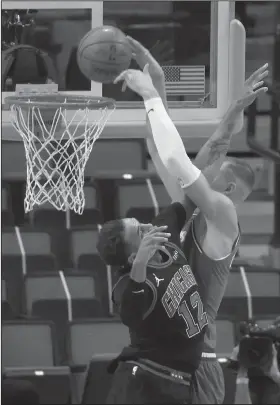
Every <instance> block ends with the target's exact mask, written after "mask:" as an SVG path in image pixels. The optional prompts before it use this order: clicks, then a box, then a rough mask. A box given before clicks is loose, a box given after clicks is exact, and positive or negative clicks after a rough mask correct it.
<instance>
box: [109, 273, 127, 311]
mask: <svg viewBox="0 0 280 405" xmlns="http://www.w3.org/2000/svg"><path fill="white" fill-rule="evenodd" d="M129 280H130V277H129V274H128V273H127V274H123V275H121V276H120V277H119V278H118V280H117V282H116V283H115V285H114V286H113V289H112V301H113V302H114V303H115V304H118V303H119V302H120V301H121V298H122V295H123V293H124V291H125V289H126V287H127V285H128V283H129Z"/></svg>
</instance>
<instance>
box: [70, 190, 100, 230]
mask: <svg viewBox="0 0 280 405" xmlns="http://www.w3.org/2000/svg"><path fill="white" fill-rule="evenodd" d="M84 193H85V208H84V211H83V213H82V214H81V215H79V214H76V213H75V212H74V211H71V212H70V226H71V227H77V226H84V225H86V226H88V225H97V224H101V223H103V219H102V215H101V212H100V211H99V210H98V206H97V196H96V190H95V188H94V187H91V186H86V187H84Z"/></svg>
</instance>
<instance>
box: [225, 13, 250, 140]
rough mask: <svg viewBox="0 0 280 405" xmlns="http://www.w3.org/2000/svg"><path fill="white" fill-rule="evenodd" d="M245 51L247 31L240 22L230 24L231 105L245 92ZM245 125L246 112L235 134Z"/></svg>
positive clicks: (240, 118) (229, 93) (234, 21)
mask: <svg viewBox="0 0 280 405" xmlns="http://www.w3.org/2000/svg"><path fill="white" fill-rule="evenodd" d="M245 51H246V31H245V28H244V26H243V25H242V24H241V22H240V21H238V20H232V21H231V22H230V36H229V80H228V83H229V88H228V99H229V105H231V104H232V103H233V101H235V100H237V99H238V98H239V97H240V96H241V94H242V91H243V88H244V83H245ZM243 125H244V112H241V113H240V116H239V118H238V120H237V122H236V125H235V128H234V132H233V133H234V134H237V133H238V132H240V131H241V130H242V128H243Z"/></svg>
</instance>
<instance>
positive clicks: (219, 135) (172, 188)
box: [128, 37, 268, 202]
mask: <svg viewBox="0 0 280 405" xmlns="http://www.w3.org/2000/svg"><path fill="white" fill-rule="evenodd" d="M128 41H129V43H130V46H131V49H132V52H133V56H134V59H135V60H136V62H137V63H138V65H139V66H140V68H141V69H143V68H144V66H145V65H146V64H147V63H148V64H149V73H150V75H151V78H152V80H153V84H154V87H155V89H156V90H157V93H158V95H159V97H160V98H161V99H162V102H163V105H164V107H165V109H166V111H167V113H168V103H167V98H166V88H165V79H164V73H163V70H162V68H161V66H160V65H159V63H158V62H157V61H156V60H155V58H154V57H153V56H152V55H151V53H150V52H149V51H148V50H147V49H146V48H145V47H144V46H143V45H142V44H140V43H139V42H138V41H136V40H134V39H133V38H131V37H128ZM267 74H268V71H267V64H266V65H264V66H263V67H261V68H260V69H258V70H257V71H256V72H254V73H253V74H252V75H251V76H250V77H249V79H248V80H247V81H246V82H245V85H244V92H243V94H242V95H241V97H240V99H239V100H238V101H237V102H235V103H233V104H232V105H231V106H230V108H229V109H228V111H227V113H226V114H225V116H224V118H223V120H222V121H221V123H220V124H219V126H218V127H217V129H216V131H215V132H214V134H213V135H212V136H211V138H210V139H209V140H208V141H207V142H206V143H205V144H204V145H203V146H202V148H201V149H200V151H199V153H198V154H197V156H196V158H195V160H194V164H195V166H196V167H197V168H199V169H200V170H202V172H203V174H204V175H205V177H206V178H207V180H208V181H209V183H210V184H211V183H212V181H213V180H214V179H215V178H216V176H217V175H218V173H219V169H220V167H221V165H222V163H223V161H224V159H225V156H226V154H227V152H228V150H229V146H230V142H231V137H232V135H233V130H234V126H235V122H236V119H237V118H238V116H239V114H240V112H241V111H242V110H243V109H244V108H246V107H247V106H248V105H250V104H251V103H252V102H253V101H254V100H255V98H256V97H257V96H258V94H259V93H260V92H264V91H266V89H265V88H262V89H259V87H260V86H262V84H263V83H262V79H263V78H264V77H266V76H267ZM147 127H148V135H147V137H146V144H147V148H148V151H149V153H150V155H151V158H152V160H153V163H154V165H155V167H156V170H157V172H158V174H159V176H160V178H161V180H162V182H163V184H164V186H165V188H166V190H167V192H168V194H169V196H170V197H171V199H172V201H179V202H183V201H184V199H185V195H184V193H183V191H182V189H181V187H180V186H179V184H178V183H177V181H176V179H174V177H173V176H171V174H170V173H168V171H167V169H166V167H165V166H164V165H163V163H162V162H161V159H160V157H159V154H158V151H157V148H156V145H155V143H154V139H153V136H152V131H151V125H150V122H149V119H148V117H147Z"/></svg>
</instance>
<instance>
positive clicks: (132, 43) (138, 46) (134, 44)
mask: <svg viewBox="0 0 280 405" xmlns="http://www.w3.org/2000/svg"><path fill="white" fill-rule="evenodd" d="M126 38H127V40H128V42H129V44H130V46H131V47H132V49H133V50H134V52H136V53H137V52H140V51H143V52H145V51H146V48H145V47H144V46H143V45H142V44H140V42H138V41H136V39H134V38H132V37H130V36H129V35H127V36H126Z"/></svg>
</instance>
